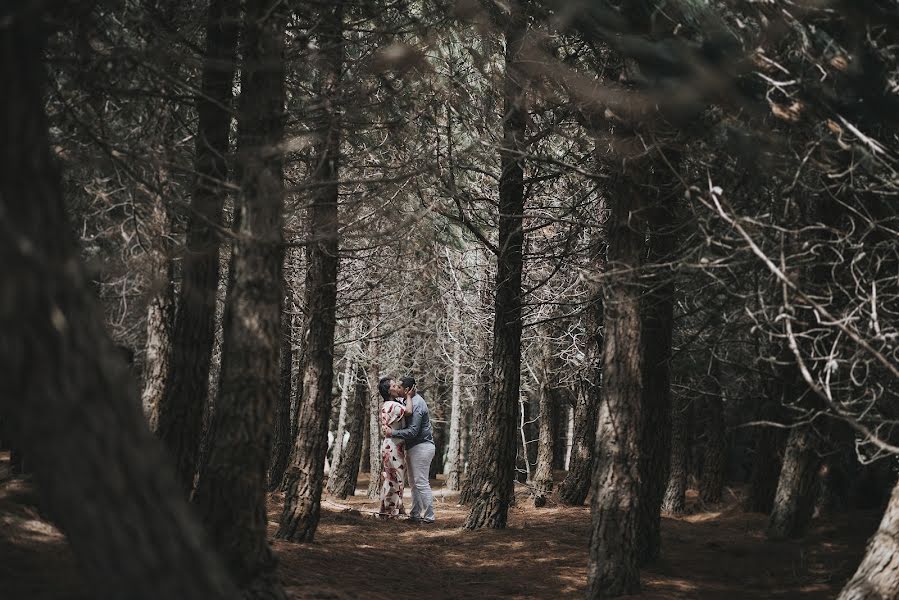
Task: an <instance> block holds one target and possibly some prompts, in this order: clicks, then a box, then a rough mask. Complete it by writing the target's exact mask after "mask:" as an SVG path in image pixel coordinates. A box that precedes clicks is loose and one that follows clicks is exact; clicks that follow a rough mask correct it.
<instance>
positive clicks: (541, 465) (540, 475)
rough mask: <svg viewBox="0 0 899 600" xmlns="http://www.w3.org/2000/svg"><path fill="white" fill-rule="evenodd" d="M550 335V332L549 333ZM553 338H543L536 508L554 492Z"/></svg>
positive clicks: (535, 492)
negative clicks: (551, 341)
mask: <svg viewBox="0 0 899 600" xmlns="http://www.w3.org/2000/svg"><path fill="white" fill-rule="evenodd" d="M547 333H548V332H547ZM550 340H551V338H550V337H549V335H544V336H543V347H542V349H541V350H542V355H543V356H542V359H543V360H542V367H543V368H542V369H541V373H540V375H541V381H540V391H539V394H540V401H539V402H540V403H539V411H540V412H539V418H538V435H537V464H536V466H535V468H534V506H536V507H541V506H545V505H546V499H547V497H549V496H550V495H551V494H552V491H553V451H554V448H553V442H554V441H555V440H553V430H554V427H553V404H554V403H555V402H554V401H555V393H554V390H553V389H552V387H551V386H552V385H553V384H554V383H555V381H554V379H553V368H552V363H553V356H552V345H551V343H550Z"/></svg>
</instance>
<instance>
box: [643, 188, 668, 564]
mask: <svg viewBox="0 0 899 600" xmlns="http://www.w3.org/2000/svg"><path fill="white" fill-rule="evenodd" d="M673 202H674V201H673V200H666V201H664V202H663V201H662V200H661V199H659V198H656V200H655V202H654V203H653V205H652V206H651V207H650V209H649V210H648V211H647V215H648V217H649V231H650V242H649V253H648V257H649V261H650V263H651V264H652V265H653V272H652V274H651V276H650V277H649V288H648V289H647V291H646V293H644V295H643V299H642V300H643V305H642V307H641V312H642V327H643V338H642V343H643V429H642V433H641V436H642V442H641V443H640V451H641V454H640V517H639V520H638V521H637V536H638V538H637V542H638V559H639V561H640V563H641V564H647V563H649V562H652V561H654V560H656V559H657V558H658V557H659V554H660V552H661V545H662V532H661V509H662V501H663V499H664V496H665V490H666V487H667V484H668V477H669V472H670V466H671V433H672V432H671V365H670V361H671V336H672V332H673V329H674V273H673V272H671V270H670V269H668V268H666V267H663V266H661V265H666V264H670V263H671V262H673V260H674V258H675V257H674V251H675V245H676V243H677V239H676V237H675V231H676V230H677V221H676V215H677V212H676V210H675V207H674V206H673Z"/></svg>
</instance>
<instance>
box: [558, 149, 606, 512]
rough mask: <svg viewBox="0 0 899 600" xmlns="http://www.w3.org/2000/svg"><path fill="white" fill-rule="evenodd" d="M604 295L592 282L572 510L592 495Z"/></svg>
mask: <svg viewBox="0 0 899 600" xmlns="http://www.w3.org/2000/svg"><path fill="white" fill-rule="evenodd" d="M597 156H599V155H597ZM599 210H600V223H601V225H600V227H599V228H598V230H597V231H596V232H595V233H594V238H593V243H592V249H591V255H592V257H593V260H594V262H595V264H596V271H597V272H598V273H603V272H605V270H606V247H607V245H608V232H607V231H606V226H605V222H604V221H605V219H607V213H608V211H607V209H606V204H605V200H601V201H600V206H599ZM602 293H603V292H602V286H601V285H600V283H599V282H598V281H595V282H591V284H590V291H589V294H590V297H589V302H588V303H587V305H586V306H585V307H584V317H583V319H584V335H585V342H584V368H583V369H582V371H581V373H582V375H581V378H580V381H579V383H578V386H577V387H578V389H577V405H576V406H575V409H574V439H573V440H572V447H571V458H570V460H569V462H568V473H567V474H566V475H565V479H564V480H563V481H562V483H561V485H560V486H559V501H560V502H561V503H562V504H567V505H569V506H581V505H582V504H583V503H584V501H585V500H586V499H587V494H588V493H589V492H590V482H591V479H592V477H593V469H594V462H593V460H594V452H595V450H596V426H597V419H598V415H599V403H600V391H601V386H602V352H603V348H602V346H603V337H602V324H603V310H602Z"/></svg>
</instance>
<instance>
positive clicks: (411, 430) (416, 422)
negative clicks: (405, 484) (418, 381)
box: [381, 377, 435, 524]
mask: <svg viewBox="0 0 899 600" xmlns="http://www.w3.org/2000/svg"><path fill="white" fill-rule="evenodd" d="M396 387H397V388H398V389H397V392H396V393H397V395H398V396H406V397H408V396H410V395H411V396H412V416H411V417H407V419H406V425H407V426H406V427H405V428H404V429H391V428H389V427H382V428H381V429H382V431H381V432H382V433H383V434H384V435H385V436H388V435H389V436H390V437H393V438H400V439H403V440H405V441H406V473H408V476H409V478H410V479H411V480H412V511H411V512H410V513H409V517H410V519H411V520H412V521H413V522H417V523H424V524H431V523H433V522H434V495H433V494H432V493H431V483H430V481H428V474H429V473H430V471H431V461H432V460H434V451H435V446H434V432H433V429H432V428H431V417H430V414H429V412H428V405H427V404H425V401H424V398H422V397H421V395H420V394H418V392H417V391H416V389H415V379H413V378H412V377H403V378H402V379H400V383H399V385H398V386H396ZM407 406H408V403H407Z"/></svg>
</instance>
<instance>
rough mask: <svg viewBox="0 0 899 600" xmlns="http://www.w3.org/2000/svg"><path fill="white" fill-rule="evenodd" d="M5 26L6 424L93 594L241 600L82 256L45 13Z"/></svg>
mask: <svg viewBox="0 0 899 600" xmlns="http://www.w3.org/2000/svg"><path fill="white" fill-rule="evenodd" d="M0 21H2V22H3V23H4V26H3V27H2V28H0V80H2V81H3V83H4V86H5V87H4V89H5V92H4V93H2V94H0V118H2V120H3V123H4V127H5V129H4V133H3V135H2V136H0V164H2V165H3V168H2V169H0V214H2V219H0V221H2V224H3V225H2V226H3V231H4V233H3V235H2V236H0V262H2V264H3V268H2V269H0V290H3V301H2V302H0V365H2V366H3V370H4V373H5V374H6V376H5V377H4V378H3V384H2V386H3V387H2V392H0V414H2V415H3V418H4V420H6V419H9V422H8V423H7V425H8V427H9V429H10V430H12V431H16V432H18V436H19V439H18V440H17V442H20V443H21V444H22V446H23V450H24V451H25V453H26V454H27V457H28V463H29V466H30V467H31V468H32V469H33V471H34V478H35V482H36V483H37V487H38V490H39V492H40V494H41V497H42V504H43V506H45V507H46V509H47V512H48V514H50V515H52V516H53V519H54V521H55V522H56V523H57V524H58V525H59V527H60V528H61V529H62V531H63V532H64V533H65V534H66V536H67V537H68V541H69V543H70V544H71V547H72V550H73V552H74V554H75V555H76V556H77V557H78V560H79V563H80V565H81V568H82V574H83V575H84V577H85V579H86V580H87V581H88V582H89V584H90V587H91V588H92V589H94V590H98V591H99V592H100V593H102V595H103V596H105V597H110V598H136V599H147V600H150V599H156V598H195V599H197V600H199V599H203V598H232V599H236V598H237V597H238V594H237V590H236V588H235V587H234V585H233V583H232V582H231V580H230V578H229V577H228V574H227V572H226V571H225V569H224V568H223V566H222V565H221V564H220V562H219V561H218V559H217V558H216V557H215V556H214V554H213V552H212V551H211V549H210V548H209V546H208V544H207V542H206V541H205V536H204V535H203V532H202V529H201V528H200V526H199V524H198V523H196V522H195V520H194V519H193V517H192V515H191V513H190V510H189V508H188V506H187V503H186V502H185V500H184V498H183V495H182V494H181V492H180V490H179V489H178V486H177V483H176V481H175V478H174V474H173V473H172V471H171V467H170V466H169V463H168V461H167V460H165V457H164V455H163V451H162V448H161V447H160V444H159V442H158V441H156V440H155V439H154V438H153V436H152V435H151V434H150V431H149V429H148V428H147V425H146V422H145V420H144V416H143V414H142V411H141V405H140V401H139V398H138V396H137V392H136V386H135V383H134V381H133V379H132V377H131V374H130V373H129V370H128V368H127V366H126V364H125V361H124V360H123V358H122V355H121V353H120V352H119V350H118V348H116V346H115V345H114V344H113V343H112V340H110V338H109V336H108V335H107V334H106V332H105V330H104V326H103V315H102V311H101V309H100V307H99V306H98V303H97V301H96V299H95V298H94V296H93V294H92V292H91V289H90V284H89V282H88V280H87V277H86V274H85V269H84V267H83V265H82V264H81V261H80V259H79V251H78V247H77V243H76V240H75V236H74V235H73V232H72V227H71V224H70V223H69V222H68V219H67V216H66V207H65V202H64V200H63V197H62V186H61V183H60V178H59V174H58V172H57V168H56V166H55V163H56V160H55V157H53V156H52V155H51V151H50V144H49V136H48V133H47V121H46V115H45V113H44V108H43V107H44V106H45V98H44V96H43V92H44V90H43V88H44V81H45V79H44V69H43V64H42V63H41V60H42V56H43V54H44V37H43V36H44V34H45V32H46V28H45V25H44V22H43V15H41V11H40V10H38V8H37V7H36V6H35V5H34V4H33V3H29V2H23V1H14V2H8V3H4V4H3V5H2V6H0Z"/></svg>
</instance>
